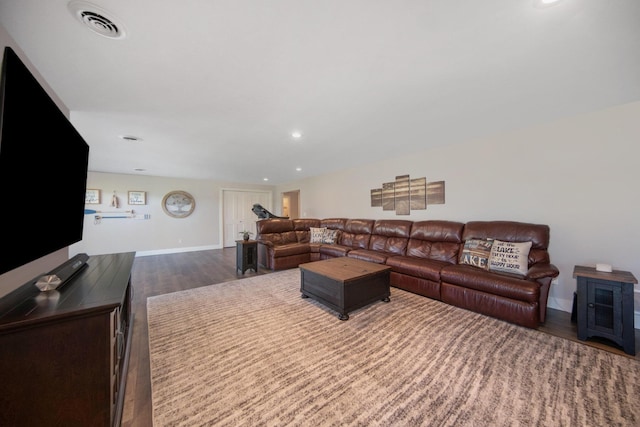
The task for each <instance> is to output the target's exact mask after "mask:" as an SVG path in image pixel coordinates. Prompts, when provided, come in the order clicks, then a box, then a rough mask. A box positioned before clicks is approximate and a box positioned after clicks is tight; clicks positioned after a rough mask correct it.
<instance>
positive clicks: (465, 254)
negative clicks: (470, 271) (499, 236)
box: [459, 239, 493, 270]
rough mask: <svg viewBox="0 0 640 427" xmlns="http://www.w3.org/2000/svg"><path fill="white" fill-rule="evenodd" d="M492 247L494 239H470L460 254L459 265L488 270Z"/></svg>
mask: <svg viewBox="0 0 640 427" xmlns="http://www.w3.org/2000/svg"><path fill="white" fill-rule="evenodd" d="M492 246H493V239H469V240H467V241H465V242H464V246H463V247H462V251H461V252H460V261H459V263H460V264H469V265H472V266H474V267H478V268H482V269H483V270H488V269H489V258H490V257H491V248H492Z"/></svg>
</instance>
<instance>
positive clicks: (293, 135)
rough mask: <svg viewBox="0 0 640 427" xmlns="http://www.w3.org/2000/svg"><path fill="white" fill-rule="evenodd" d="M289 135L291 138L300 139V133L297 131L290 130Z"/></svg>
mask: <svg viewBox="0 0 640 427" xmlns="http://www.w3.org/2000/svg"><path fill="white" fill-rule="evenodd" d="M291 137H292V138H293V139H300V138H302V133H300V132H298V131H293V132H291Z"/></svg>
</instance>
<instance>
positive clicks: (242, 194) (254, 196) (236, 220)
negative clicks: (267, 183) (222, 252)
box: [222, 190, 272, 248]
mask: <svg viewBox="0 0 640 427" xmlns="http://www.w3.org/2000/svg"><path fill="white" fill-rule="evenodd" d="M222 192H223V196H222V216H223V218H222V223H223V231H222V233H223V240H222V241H223V246H224V247H225V248H229V247H234V246H236V240H239V239H241V238H242V236H240V232H241V231H251V232H253V234H252V235H251V237H252V238H255V237H256V221H257V220H258V216H257V215H256V214H254V213H253V211H252V210H251V208H252V207H253V205H254V203H259V204H261V205H262V207H264V208H265V209H267V210H268V211H271V198H272V196H271V192H268V191H242V190H222Z"/></svg>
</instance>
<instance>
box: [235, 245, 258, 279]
mask: <svg viewBox="0 0 640 427" xmlns="http://www.w3.org/2000/svg"><path fill="white" fill-rule="evenodd" d="M249 269H253V271H255V272H257V271H258V241H257V240H236V271H237V270H240V271H242V274H244V272H245V271H247V270H249Z"/></svg>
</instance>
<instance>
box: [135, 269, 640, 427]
mask: <svg viewBox="0 0 640 427" xmlns="http://www.w3.org/2000/svg"><path fill="white" fill-rule="evenodd" d="M299 282H300V272H299V270H298V269H292V270H286V271H281V272H276V273H271V274H266V275H262V276H255V277H251V278H246V279H241V280H236V281H232V282H225V283H221V284H216V285H211V286H206V287H202V288H196V289H191V290H187V291H181V292H175V293H171V294H166V295H160V296H155V297H151V298H149V299H148V300H147V309H148V322H149V349H150V357H151V382H152V393H153V396H152V403H153V420H154V425H155V426H156V427H160V426H190V427H191V426H419V425H424V426H474V427H478V426H638V425H640V363H638V362H637V361H635V360H633V359H630V358H626V357H624V356H619V355H616V354H613V353H610V352H606V351H602V350H598V349H595V348H592V347H589V346H586V345H582V344H580V343H576V342H572V341H569V340H565V339H561V338H557V337H553V336H550V335H547V334H544V333H542V332H539V331H534V330H530V329H526V328H522V327H519V326H516V325H512V324H509V323H506V322H503V321H500V320H497V319H493V318H490V317H486V316H483V315H480V314H477V313H473V312H469V311H466V310H463V309H459V308H457V307H453V306H449V305H446V304H444V303H441V302H439V301H435V300H432V299H429V298H425V297H421V296H418V295H414V294H411V293H409V292H405V291H402V290H399V289H396V288H392V289H391V302H390V303H383V302H378V303H374V304H371V305H369V306H367V307H365V308H362V309H360V310H357V311H355V312H353V313H350V319H349V320H347V321H340V320H338V318H337V315H336V313H334V312H332V311H331V310H329V309H326V308H324V307H323V306H322V305H320V304H318V303H317V302H315V301H313V300H311V299H302V298H301V297H300V290H299V289H300V285H299Z"/></svg>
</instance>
